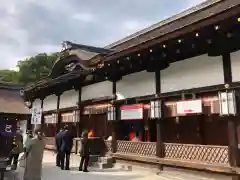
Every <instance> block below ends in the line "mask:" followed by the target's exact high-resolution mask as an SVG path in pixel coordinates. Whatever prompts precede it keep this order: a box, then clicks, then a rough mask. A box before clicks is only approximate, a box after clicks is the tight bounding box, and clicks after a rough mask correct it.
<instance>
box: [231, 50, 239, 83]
mask: <svg viewBox="0 0 240 180" xmlns="http://www.w3.org/2000/svg"><path fill="white" fill-rule="evenodd" d="M231 66H232V80H233V82H236V81H240V51H236V52H233V53H231Z"/></svg>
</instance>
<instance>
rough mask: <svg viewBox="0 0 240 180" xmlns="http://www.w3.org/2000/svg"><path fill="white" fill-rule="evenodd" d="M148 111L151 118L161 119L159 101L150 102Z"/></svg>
mask: <svg viewBox="0 0 240 180" xmlns="http://www.w3.org/2000/svg"><path fill="white" fill-rule="evenodd" d="M150 109H151V111H150V117H151V118H161V115H162V114H161V101H151V102H150Z"/></svg>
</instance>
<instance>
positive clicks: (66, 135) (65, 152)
mask: <svg viewBox="0 0 240 180" xmlns="http://www.w3.org/2000/svg"><path fill="white" fill-rule="evenodd" d="M72 147H73V135H72V133H71V132H70V131H69V130H68V126H65V127H64V131H63V134H62V142H61V147H60V151H61V169H62V170H63V169H65V170H69V161H70V154H71V150H72ZM65 160H66V164H64V162H65ZM64 165H65V168H64Z"/></svg>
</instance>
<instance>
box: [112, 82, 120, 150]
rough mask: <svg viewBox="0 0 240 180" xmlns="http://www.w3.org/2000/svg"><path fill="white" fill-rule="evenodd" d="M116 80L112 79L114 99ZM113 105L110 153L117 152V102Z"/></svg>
mask: <svg viewBox="0 0 240 180" xmlns="http://www.w3.org/2000/svg"><path fill="white" fill-rule="evenodd" d="M116 91H117V90H116V81H113V89H112V92H113V96H114V97H115V98H114V100H116ZM114 107H115V111H116V113H115V120H114V121H112V143H111V145H112V153H116V152H117V127H116V124H117V121H118V120H119V118H120V117H119V106H118V105H117V104H115V103H114Z"/></svg>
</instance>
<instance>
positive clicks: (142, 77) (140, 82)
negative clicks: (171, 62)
mask: <svg viewBox="0 0 240 180" xmlns="http://www.w3.org/2000/svg"><path fill="white" fill-rule="evenodd" d="M116 86H117V93H118V94H120V95H121V96H122V97H123V98H132V97H136V96H146V95H152V94H155V92H156V88H155V73H152V72H146V71H141V72H138V73H133V74H130V75H126V76H124V77H123V78H122V80H120V81H118V82H117V85H116Z"/></svg>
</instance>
